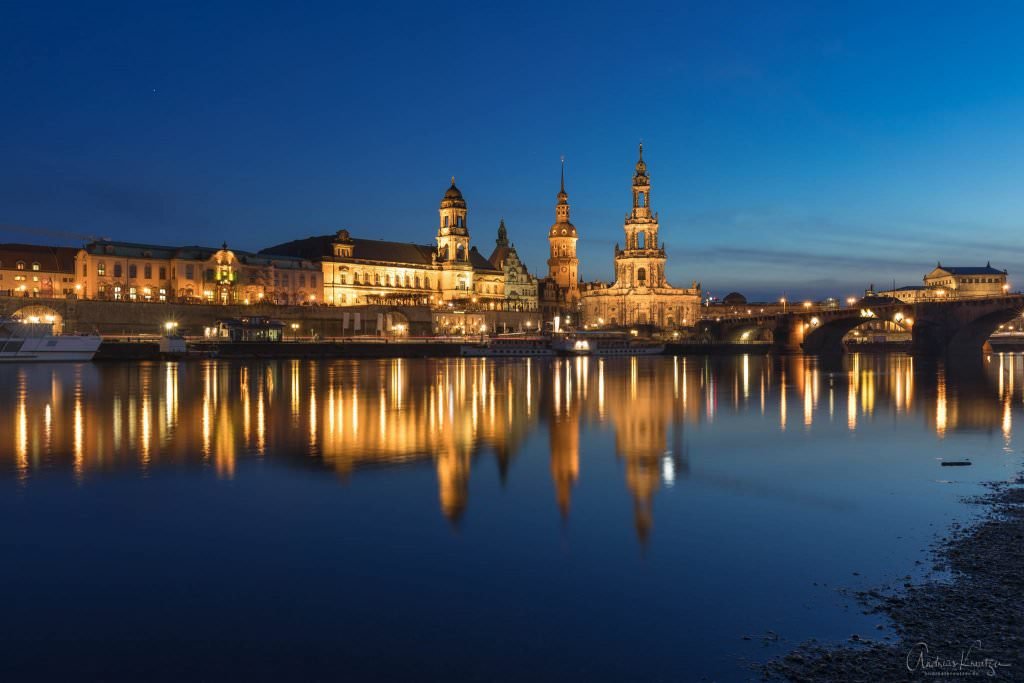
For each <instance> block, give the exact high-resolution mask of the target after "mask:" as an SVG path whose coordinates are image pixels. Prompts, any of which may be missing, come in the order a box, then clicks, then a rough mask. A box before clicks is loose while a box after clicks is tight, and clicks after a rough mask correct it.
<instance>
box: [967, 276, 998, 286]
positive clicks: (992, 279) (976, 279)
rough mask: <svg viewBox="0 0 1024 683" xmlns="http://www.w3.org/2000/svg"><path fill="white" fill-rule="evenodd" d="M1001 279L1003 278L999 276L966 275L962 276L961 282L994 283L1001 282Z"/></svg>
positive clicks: (974, 283) (975, 283)
mask: <svg viewBox="0 0 1024 683" xmlns="http://www.w3.org/2000/svg"><path fill="white" fill-rule="evenodd" d="M1001 281H1002V280H1001V279H1000V278H997V277H964V278H960V283H961V284H972V285H981V284H994V283H998V282H1001Z"/></svg>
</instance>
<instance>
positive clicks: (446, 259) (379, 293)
mask: <svg viewBox="0 0 1024 683" xmlns="http://www.w3.org/2000/svg"><path fill="white" fill-rule="evenodd" d="M468 213H469V212H468V209H467V205H466V200H465V198H464V197H463V196H462V192H461V191H460V190H459V188H458V187H456V185H455V178H452V181H451V186H450V187H449V188H448V189H447V191H445V193H444V196H443V197H442V198H441V203H440V206H439V207H438V224H437V231H436V234H435V236H434V244H414V243H407V242H390V241H385V240H376V239H361V238H357V237H352V235H351V234H350V233H349V231H348V230H339V231H338V232H336V233H334V234H331V235H321V236H316V237H307V238H306V239H301V240H294V241H292V242H285V243H284V244H278V245H276V246H273V247H269V248H267V249H263V250H262V251H261V252H260V253H261V254H266V255H275V256H289V257H293V258H302V259H308V260H311V261H315V262H317V263H319V264H320V266H321V268H322V281H323V302H324V303H326V304H328V305H334V306H362V305H366V304H393V305H404V306H410V305H429V306H433V307H446V308H451V309H453V310H467V309H476V310H494V311H500V310H536V295H535V294H531V292H530V287H529V286H528V284H527V281H528V278H529V275H528V273H526V269H525V267H523V265H522V261H520V260H519V257H518V255H517V254H516V253H515V250H514V249H513V248H511V246H510V245H509V244H508V235H507V232H506V231H505V230H504V225H502V226H501V227H499V239H498V242H499V247H500V246H502V244H501V243H502V242H503V243H504V247H505V249H504V250H496V252H495V254H492V259H488V258H487V257H485V256H484V255H483V254H481V253H480V251H479V250H478V249H477V248H476V247H475V246H471V245H470V236H469V220H468ZM506 266H507V269H506ZM510 274H511V275H513V276H514V278H515V280H516V281H515V283H514V284H513V286H512V287H511V289H510V290H509V291H508V292H506V284H507V282H508V276H509V275H510ZM513 292H514V296H510V295H512V293H513Z"/></svg>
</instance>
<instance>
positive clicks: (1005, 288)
mask: <svg viewBox="0 0 1024 683" xmlns="http://www.w3.org/2000/svg"><path fill="white" fill-rule="evenodd" d="M1009 291H1010V285H1009V284H1005V285H1003V294H1006V293H1007V292H1009Z"/></svg>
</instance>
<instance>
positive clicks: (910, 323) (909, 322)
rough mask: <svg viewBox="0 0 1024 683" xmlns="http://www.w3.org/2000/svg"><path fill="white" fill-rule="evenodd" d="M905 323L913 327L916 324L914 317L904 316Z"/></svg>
mask: <svg viewBox="0 0 1024 683" xmlns="http://www.w3.org/2000/svg"><path fill="white" fill-rule="evenodd" d="M903 324H904V325H906V326H907V327H913V326H914V319H913V318H904V319H903Z"/></svg>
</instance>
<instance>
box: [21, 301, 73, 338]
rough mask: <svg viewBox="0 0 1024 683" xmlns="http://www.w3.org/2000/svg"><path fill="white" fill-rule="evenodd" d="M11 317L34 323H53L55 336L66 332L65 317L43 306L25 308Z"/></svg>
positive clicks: (35, 305)
mask: <svg viewBox="0 0 1024 683" xmlns="http://www.w3.org/2000/svg"><path fill="white" fill-rule="evenodd" d="M11 317H12V318H14V319H16V320H27V321H28V322H32V323H52V324H53V331H54V333H55V334H60V333H61V332H62V331H63V330H64V316H62V315H61V314H60V313H59V312H58V311H56V310H55V309H53V308H50V307H49V306H44V305H42V304H31V305H28V306H23V307H21V308H19V309H18V310H16V311H15V312H14V313H12V314H11Z"/></svg>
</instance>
